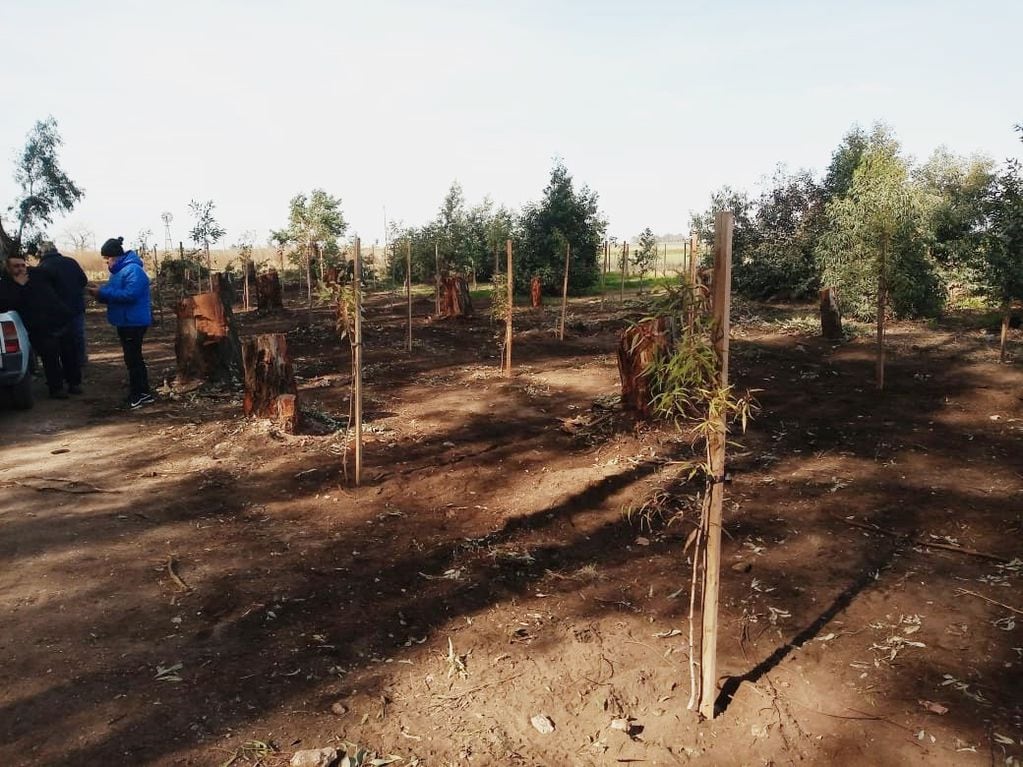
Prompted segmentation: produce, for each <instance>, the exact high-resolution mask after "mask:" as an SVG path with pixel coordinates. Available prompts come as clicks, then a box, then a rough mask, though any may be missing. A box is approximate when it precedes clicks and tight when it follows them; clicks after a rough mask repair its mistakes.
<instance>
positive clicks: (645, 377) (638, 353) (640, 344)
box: [618, 317, 677, 419]
mask: <svg viewBox="0 0 1023 767" xmlns="http://www.w3.org/2000/svg"><path fill="white" fill-rule="evenodd" d="M676 334H677V330H676V327H675V323H674V322H673V321H672V320H671V319H670V318H668V317H658V318H656V319H649V320H644V321H643V322H640V323H637V324H636V325H633V326H632V327H628V328H626V329H625V330H623V331H622V335H621V338H620V339H619V341H618V374H619V376H621V379H622V405H623V406H624V407H625V408H626V409H628V410H632V411H634V412H635V413H636V415H637V416H638V417H639V418H644V419H648V418H650V417H651V416H652V414H653V410H652V402H651V401H652V399H653V391H652V388H651V379H650V375H649V374H648V373H647V369H648V368H649V366H650V363H651V362H653V360H654V359H656V358H657V357H659V356H661V355H666V354H670V353H671V349H672V347H673V346H674V344H675V338H676Z"/></svg>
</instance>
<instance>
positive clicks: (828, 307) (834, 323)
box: [821, 288, 842, 341]
mask: <svg viewBox="0 0 1023 767" xmlns="http://www.w3.org/2000/svg"><path fill="white" fill-rule="evenodd" d="M821 335H823V336H824V337H825V338H827V339H830V340H832V341H838V340H840V339H841V338H842V313H841V312H840V311H839V309H838V296H837V295H836V294H835V289H834V288H824V290H822V291H821Z"/></svg>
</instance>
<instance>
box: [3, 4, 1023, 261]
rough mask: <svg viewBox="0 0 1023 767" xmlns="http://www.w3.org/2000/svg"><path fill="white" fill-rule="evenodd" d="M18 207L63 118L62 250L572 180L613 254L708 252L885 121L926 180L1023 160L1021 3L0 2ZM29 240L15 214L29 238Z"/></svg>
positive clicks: (513, 199)
mask: <svg viewBox="0 0 1023 767" xmlns="http://www.w3.org/2000/svg"><path fill="white" fill-rule="evenodd" d="M0 29H2V30H3V31H4V46H3V54H4V58H3V62H2V64H0V92H2V93H3V102H2V105H0V209H3V210H5V209H6V208H7V207H8V205H9V204H10V202H11V201H12V200H13V198H14V197H15V195H16V193H17V189H16V187H15V185H14V182H13V179H12V175H13V161H14V156H15V154H16V152H17V151H18V149H19V148H20V147H21V146H23V144H24V140H25V135H26V133H27V132H28V131H29V129H30V128H31V127H32V125H33V124H34V123H35V121H36V120H38V119H41V118H45V117H46V116H48V115H53V116H54V117H56V118H57V121H58V123H59V128H60V131H61V133H62V135H63V137H64V142H65V144H64V147H63V151H62V155H61V159H62V163H63V166H64V168H65V170H66V171H67V172H68V173H69V174H70V175H71V177H72V178H73V179H75V180H76V181H77V182H78V183H79V184H80V185H81V186H82V187H84V188H85V191H86V196H85V198H84V200H83V201H82V202H81V203H80V205H79V206H78V207H77V208H76V209H75V210H74V212H73V213H72V214H71V215H70V216H68V217H67V218H64V219H60V220H57V221H56V222H55V224H54V225H53V226H52V227H51V228H50V230H49V234H50V235H51V236H54V237H55V239H57V240H58V242H61V241H62V239H63V238H62V237H61V234H62V232H63V231H65V230H66V229H67V228H68V227H69V226H71V225H85V226H87V227H88V228H90V229H91V230H92V231H93V232H95V234H96V238H97V240H98V242H102V241H103V240H104V239H106V238H107V237H111V236H116V235H123V236H124V237H125V239H126V240H129V241H133V240H134V239H135V236H136V234H137V233H138V232H139V231H140V230H142V229H146V228H148V229H152V230H153V232H154V234H155V239H156V241H157V242H158V243H159V244H161V245H162V243H163V240H164V234H163V224H162V223H161V221H160V213H161V212H162V211H165V210H166V211H170V212H171V213H173V215H174V222H173V224H172V234H173V238H174V240H175V241H177V240H184V241H185V243H186V246H187V245H188V230H189V229H190V228H191V220H190V217H189V215H188V210H187V204H188V201H189V200H191V199H199V200H205V199H212V200H213V201H214V202H215V203H216V206H217V207H216V213H217V216H218V219H219V221H220V223H221V224H222V225H223V226H224V227H225V228H226V229H227V236H226V238H225V240H224V241H223V243H222V244H230V243H234V242H236V241H237V240H238V238H239V237H240V236H241V234H242V233H243V232H245V231H246V230H252V231H254V232H255V233H256V235H257V243H258V244H264V243H265V241H266V237H267V234H268V232H269V230H270V229H271V228H279V227H281V226H283V225H284V224H285V222H286V219H287V203H288V200H289V199H290V198H291V197H292V196H293V195H295V194H296V193H298V192H301V191H305V192H309V191H310V190H311V189H313V188H314V187H322V188H324V189H326V190H327V191H328V192H330V193H331V194H334V195H337V196H340V197H341V199H342V208H343V211H344V214H345V217H346V218H347V220H348V221H349V223H350V225H351V228H350V233H358V234H359V235H360V236H361V237H362V238H363V242H364V243H371V242H373V241H374V240H376V239H379V240H381V241H382V239H383V228H384V210H385V208H386V213H387V216H388V218H389V219H399V220H402V221H404V222H405V223H406V224H415V225H420V224H423V223H425V222H426V221H428V220H429V219H430V218H432V217H433V215H434V214H435V213H436V211H437V209H438V208H439V206H440V203H441V200H442V198H443V196H444V193H445V192H446V191H447V189H448V187H449V186H450V184H451V182H452V181H454V180H456V179H457V180H458V181H459V182H460V183H461V184H462V186H463V188H464V191H465V196H466V199H467V201H468V202H469V203H475V202H478V201H479V200H480V199H481V198H482V197H483V196H484V195H487V194H489V195H490V196H491V197H492V198H493V199H494V201H495V202H497V203H504V204H506V205H509V206H512V207H516V208H517V207H518V206H520V205H521V204H522V203H524V202H527V201H530V200H535V199H538V198H539V197H540V194H541V191H542V189H543V187H544V185H545V184H546V182H547V178H548V174H549V171H550V167H551V161H552V158H553V157H554V156H556V155H557V156H560V157H562V158H563V159H564V161H565V164H566V165H567V166H568V169H569V171H570V172H571V174H572V175H573V177H574V178H575V180H576V183H577V184H580V185H581V184H588V185H589V186H590V187H591V188H593V189H594V190H596V191H597V192H598V193H599V195H600V206H601V209H602V210H603V212H604V213H605V215H606V216H607V218H608V219H609V221H610V224H611V226H610V233H611V234H614V235H616V236H628V237H632V236H634V235H636V234H637V233H638V232H639V231H640V230H642V229H643V228H644V227H646V226H649V227H651V228H652V229H653V230H654V231H655V232H658V233H660V232H667V231H671V232H677V231H684V230H687V229H688V223H689V213H690V211H692V210H701V209H703V208H705V207H706V206H707V204H708V198H709V194H710V192H711V191H712V190H713V189H715V188H718V187H720V186H722V185H724V184H729V185H731V186H733V187H738V188H745V189H749V190H751V191H752V190H754V189H755V186H756V184H757V182H758V181H759V180H760V179H761V178H762V177H763V176H765V175H767V174H770V173H771V172H772V170H773V169H774V167H775V166H776V165H777V164H778V163H784V164H785V165H786V166H788V167H789V168H790V169H792V170H795V169H798V168H803V167H805V168H812V169H814V170H816V171H818V172H819V171H821V170H822V169H823V168H824V167H825V166H826V165H827V163H828V161H829V159H830V156H831V152H832V151H833V150H834V148H835V146H836V145H837V144H838V142H839V141H840V139H841V138H842V136H843V135H844V134H845V132H846V131H847V130H848V129H849V128H850V127H851V126H852V125H853V124H854V123H859V124H861V125H863V126H864V127H869V126H870V125H871V124H872V123H874V122H875V121H877V120H882V121H884V122H886V123H888V124H889V125H891V126H892V128H893V129H894V130H895V132H896V134H897V135H898V137H899V138H900V139H901V141H902V142H903V144H904V146H905V148H906V150H907V151H908V152H909V153H910V154H912V155H914V156H916V157H918V158H925V157H926V156H927V155H929V154H930V153H931V152H932V151H933V150H934V149H935V148H936V147H938V146H940V145H943V144H944V145H947V146H948V147H949V148H950V149H952V150H953V151H955V152H957V153H960V154H972V153H977V152H979V153H983V154H987V155H989V156H991V157H993V158H994V159H996V160H1002V159H1004V158H1006V157H1009V156H1020V155H1023V151H1021V150H1023V145H1021V144H1020V143H1019V141H1018V139H1017V136H1016V134H1015V133H1014V132H1013V129H1012V128H1013V125H1014V124H1015V123H1019V122H1023V105H1021V99H1020V96H1021V94H1023V59H1021V58H1020V56H1019V45H1020V44H1019V40H1020V35H1021V30H1023V3H1020V2H1009V1H1006V2H984V1H979V2H969V3H967V2H958V3H954V2H940V1H938V0H926V1H921V2H861V3H855V2H827V1H826V0H816V2H812V1H811V2H790V1H785V0H774V1H773V2H763V3H754V2H731V3H728V2H720V1H719V2H682V1H679V2H652V1H647V2H644V1H643V0H634V1H633V2H621V0H619V2H604V1H603V0H590V1H588V2H557V1H556V0H548V1H547V2H531V1H529V2H486V0H478V1H477V2H429V3H427V2H366V1H365V0H364V1H363V2H319V1H318V0H292V1H291V2H282V1H280V0H276V1H274V2H264V1H262V0H258V1H256V0H249V1H246V2H241V1H237V2H234V1H232V2H228V1H226V0H225V1H219V0H206V1H205V2H192V1H191V0H177V1H176V2H156V1H155V0H154V1H152V2H103V1H102V0H100V1H93V2H88V3H85V2H58V1H56V0H0ZM5 218H6V216H5Z"/></svg>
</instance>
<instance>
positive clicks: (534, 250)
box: [515, 159, 607, 292]
mask: <svg viewBox="0 0 1023 767" xmlns="http://www.w3.org/2000/svg"><path fill="white" fill-rule="evenodd" d="M606 228H607V222H606V221H604V219H603V218H602V217H601V215H600V210H599V208H598V207H597V193H596V192H593V191H591V190H590V189H589V187H586V186H583V187H582V188H581V189H579V190H578V191H576V189H575V185H574V184H573V181H572V177H571V176H570V175H569V173H568V169H567V168H566V167H565V165H564V163H563V162H562V161H561V160H560V159H557V160H555V161H554V166H553V168H551V175H550V180H549V181H548V183H547V186H546V188H545V189H544V191H543V197H542V198H541V199H540V201H539V202H535V203H531V204H529V205H526V206H525V208H524V209H523V212H522V216H521V219H520V222H519V230H520V231H519V236H520V242H519V248H518V258H517V259H516V266H515V268H516V274H515V281H516V283H517V285H518V287H519V288H520V289H524V288H525V286H526V285H528V284H529V281H530V279H531V278H532V277H533V276H534V275H535V276H538V277H540V280H541V282H542V284H543V285H544V287H545V288H546V289H548V290H552V291H553V290H555V289H558V288H560V287H561V277H562V273H563V270H564V256H565V251H564V248H563V246H561V241H562V238H563V240H564V241H567V242H569V243H571V245H572V251H571V261H570V265H569V289H570V290H571V291H573V292H580V291H583V290H586V289H587V288H590V287H592V286H593V285H595V284H596V283H597V281H598V279H599V270H598V268H597V251H598V250H599V249H600V243H601V241H602V240H603V236H604V231H605V229H606Z"/></svg>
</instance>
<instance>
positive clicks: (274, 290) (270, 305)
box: [256, 269, 284, 312]
mask: <svg viewBox="0 0 1023 767" xmlns="http://www.w3.org/2000/svg"><path fill="white" fill-rule="evenodd" d="M256 308H257V309H258V310H259V311H261V312H275V311H280V310H281V309H283V308H284V297H283V292H282V290H281V280H280V277H278V276H277V270H276V269H271V270H270V271H268V272H267V273H266V274H261V275H259V276H258V277H257V278H256Z"/></svg>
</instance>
